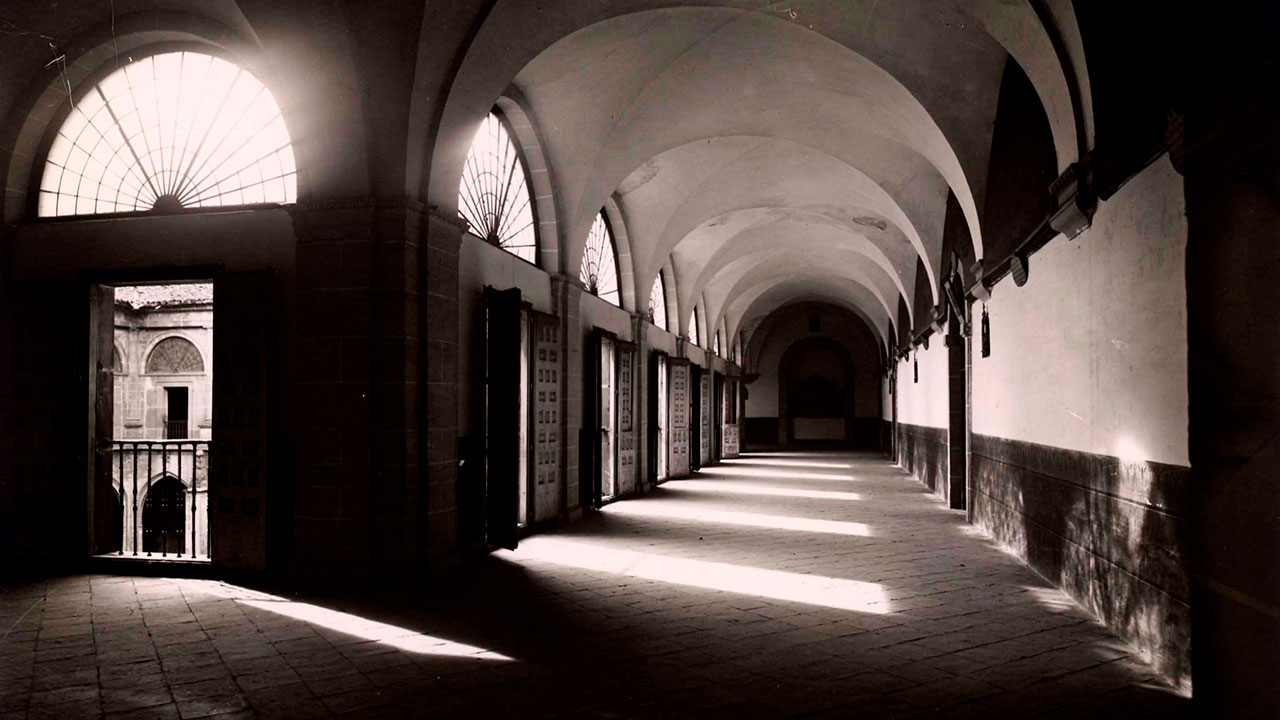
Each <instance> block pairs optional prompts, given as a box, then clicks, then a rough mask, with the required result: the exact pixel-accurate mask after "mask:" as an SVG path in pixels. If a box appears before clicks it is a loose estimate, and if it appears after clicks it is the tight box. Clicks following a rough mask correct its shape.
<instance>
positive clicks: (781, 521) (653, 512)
mask: <svg viewBox="0 0 1280 720" xmlns="http://www.w3.org/2000/svg"><path fill="white" fill-rule="evenodd" d="M601 512H603V513H606V514H609V515H623V516H626V517H646V518H662V519H671V520H695V521H698V522H713V523H722V524H725V525H746V526H749V527H757V528H764V529H768V530H798V531H801V532H812V533H826V534H828V535H855V536H858V537H872V533H871V528H870V526H868V525H867V524H866V523H857V522H845V521H843V520H814V519H812V518H804V517H793V516H789V515H766V514H764V513H752V512H737V511H733V510H713V509H710V508H704V507H701V506H700V505H691V504H682V503H680V502H679V501H660V500H648V501H632V502H627V503H614V504H612V505H609V506H608V507H605V508H604V509H602V510H601Z"/></svg>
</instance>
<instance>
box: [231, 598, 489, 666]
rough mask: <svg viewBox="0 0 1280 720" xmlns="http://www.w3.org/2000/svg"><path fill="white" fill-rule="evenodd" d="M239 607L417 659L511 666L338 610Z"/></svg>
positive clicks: (267, 603)
mask: <svg viewBox="0 0 1280 720" xmlns="http://www.w3.org/2000/svg"><path fill="white" fill-rule="evenodd" d="M237 602H239V603H240V604H241V605H247V606H249V607H253V608H258V609H259V610H267V611H269V612H273V613H276V614H277V615H284V616H285V617H291V618H293V619H295V620H301V621H303V622H305V623H309V624H311V625H319V626H320V627H323V628H328V629H329V630H335V631H337V632H340V633H345V634H347V635H354V636H355V637H358V638H364V639H365V640H374V641H376V642H379V643H382V644H383V645H389V646H391V647H393V648H396V649H398V650H404V651H405V652H411V653H418V654H420V655H444V656H448V657H464V658H470V659H475V660H497V661H501V662H510V661H511V660H512V658H509V657H507V656H506V655H503V654H501V653H496V652H493V651H491V650H485V649H484V648H478V647H476V646H474V645H467V644H465V643H459V642H453V641H451V640H445V639H443V638H438V637H433V636H431V635H425V634H423V633H420V632H417V631H414V630H409V629H406V628H402V627H396V626H395V625H388V624H387V623H382V622H378V621H376V620H369V619H368V618H362V617H360V616H359V615H352V614H351V613H344V612H341V611H338V610H330V609H329V608H324V607H320V606H319V605H311V604H309V603H302V602H294V601H291V600H283V601H282V600H237Z"/></svg>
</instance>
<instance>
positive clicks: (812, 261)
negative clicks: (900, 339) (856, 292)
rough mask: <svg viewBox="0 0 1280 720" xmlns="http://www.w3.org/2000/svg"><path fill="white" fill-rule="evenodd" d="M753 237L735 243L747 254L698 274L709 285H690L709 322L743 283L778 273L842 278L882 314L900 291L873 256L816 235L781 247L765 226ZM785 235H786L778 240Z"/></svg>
mask: <svg viewBox="0 0 1280 720" xmlns="http://www.w3.org/2000/svg"><path fill="white" fill-rule="evenodd" d="M755 235H756V237H755V238H754V239H753V240H748V241H746V242H743V243H741V244H742V245H747V246H751V247H753V248H754V249H753V250H752V251H751V252H750V253H748V254H745V255H743V256H741V257H737V258H735V259H733V260H731V261H729V262H727V263H725V264H724V265H722V266H720V267H718V268H709V269H708V270H707V272H705V273H704V275H706V276H710V277H709V281H706V280H704V281H703V282H702V283H700V284H695V285H694V288H693V289H694V291H695V293H696V294H695V295H694V297H700V298H703V299H704V300H705V301H706V305H707V311H708V312H709V313H711V315H710V317H711V318H712V319H716V318H718V317H719V316H720V313H721V311H722V310H723V308H724V305H725V303H726V302H727V301H728V300H729V299H730V298H731V297H732V293H734V292H735V291H737V290H739V289H740V288H742V287H745V286H746V285H745V284H749V283H751V282H752V281H753V280H757V279H762V278H770V277H786V275H780V274H779V273H781V272H783V271H784V270H785V271H787V272H792V273H794V272H820V273H834V274H839V275H842V276H844V277H847V278H849V279H850V280H854V281H856V282H858V283H860V284H861V285H863V286H864V287H865V288H866V289H867V290H869V291H870V292H871V295H872V296H873V297H874V298H875V299H876V301H877V304H878V305H879V306H880V307H882V308H883V309H884V311H885V313H886V314H887V315H889V316H892V315H893V314H894V313H893V308H896V307H897V303H898V295H899V293H900V292H902V290H901V287H900V286H899V285H898V284H896V283H894V282H893V280H894V278H893V276H891V275H890V274H889V273H888V272H886V271H885V269H884V268H883V267H882V266H880V265H877V264H876V263H875V261H874V259H873V258H870V257H868V256H867V255H865V254H862V253H860V252H859V251H857V250H854V249H851V248H850V247H848V246H844V245H833V244H832V243H830V242H828V240H827V238H826V237H824V235H823V234H822V233H811V234H805V235H800V234H796V235H795V238H796V239H794V240H792V241H791V242H788V243H787V244H785V245H783V244H779V243H778V242H776V240H774V238H776V237H778V235H777V234H775V233H774V232H772V231H771V230H770V228H764V229H762V231H760V232H758V233H756V234H755ZM787 235H789V233H784V234H783V235H782V236H784V237H785V236H787ZM736 244H737V243H735V245H736ZM716 270H718V272H717V271H716ZM713 272H714V275H712V273H713Z"/></svg>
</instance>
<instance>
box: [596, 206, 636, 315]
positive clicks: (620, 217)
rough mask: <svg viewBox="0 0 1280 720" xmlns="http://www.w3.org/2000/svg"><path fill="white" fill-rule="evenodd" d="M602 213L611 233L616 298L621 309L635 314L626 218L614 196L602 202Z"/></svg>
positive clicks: (632, 271) (634, 280)
mask: <svg viewBox="0 0 1280 720" xmlns="http://www.w3.org/2000/svg"><path fill="white" fill-rule="evenodd" d="M603 212H604V214H605V217H607V218H608V219H609V229H610V230H611V231H613V255H614V258H615V259H616V260H617V263H618V296H619V299H620V301H621V303H622V309H623V310H626V311H627V312H637V306H636V294H637V292H636V274H635V268H634V266H633V264H632V260H631V236H630V235H629V234H628V233H627V218H626V215H625V214H624V213H623V212H622V206H620V205H619V204H618V200H617V197H616V196H610V197H609V198H608V199H607V200H605V202H604V208H603Z"/></svg>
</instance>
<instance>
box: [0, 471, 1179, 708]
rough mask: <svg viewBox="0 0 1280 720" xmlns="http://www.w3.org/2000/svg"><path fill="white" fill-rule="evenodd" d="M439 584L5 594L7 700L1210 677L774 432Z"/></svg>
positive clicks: (847, 694) (696, 696)
mask: <svg viewBox="0 0 1280 720" xmlns="http://www.w3.org/2000/svg"><path fill="white" fill-rule="evenodd" d="M449 583H450V585H451V591H450V592H448V593H443V592H433V590H432V587H430V586H428V587H426V588H414V589H402V590H398V591H395V592H391V591H385V590H380V591H377V592H369V591H365V590H360V589H353V590H351V591H350V592H348V593H346V594H341V595H339V594H334V593H333V592H332V591H326V592H325V593H324V594H306V593H303V594H295V592H293V591H291V592H290V594H288V595H277V594H274V593H273V592H271V589H270V588H267V589H250V588H246V587H241V586H237V585H233V584H230V583H227V582H221V581H215V580H191V579H164V578H145V577H122V576H107V575H79V576H72V577H62V578H56V579H51V580H47V581H40V582H34V583H30V584H24V585H17V586H6V587H4V588H3V590H2V591H0V630H3V631H4V635H3V639H0V718H5V719H6V720H7V719H8V718H60V719H62V720H74V719H75V718H92V717H100V716H105V717H109V718H115V717H122V718H123V717H128V718H142V717H146V718H183V719H184V720H185V719H188V718H197V717H206V716H220V717H237V718H238V717H264V718H278V717H279V718H303V717H327V716H329V715H331V714H333V715H344V716H348V717H376V718H398V717H454V716H458V717H462V716H466V717H502V716H510V715H519V716H521V717H528V718H534V717H582V718H632V717H635V718H658V717H692V716H696V717H724V718H743V717H815V718H816V717H849V716H851V715H854V714H856V715H858V716H861V717H876V718H887V717H930V718H934V717H947V718H957V717H974V718H985V717H1000V718H1018V717H1088V716H1091V715H1092V716H1096V717H1121V716H1123V717H1127V718H1131V719H1136V718H1142V717H1160V718H1171V717H1179V716H1182V715H1185V714H1186V713H1187V712H1188V710H1189V704H1190V701H1189V699H1187V698H1185V697H1183V696H1182V695H1180V694H1179V693H1177V692H1175V691H1174V690H1173V689H1171V688H1169V687H1167V686H1165V685H1163V684H1162V683H1161V682H1160V681H1159V680H1158V679H1156V676H1155V673H1153V672H1152V671H1151V670H1150V669H1149V667H1148V666H1147V665H1146V664H1145V663H1144V662H1143V660H1142V659H1141V658H1140V657H1139V656H1138V654H1137V652H1136V651H1134V650H1133V649H1131V648H1130V647H1128V646H1126V645H1125V644H1124V643H1123V642H1121V641H1120V640H1118V639H1117V638H1116V637H1115V636H1114V635H1112V634H1111V633H1110V632H1109V631H1108V630H1106V629H1105V628H1104V627H1102V626H1101V625H1099V624H1097V623H1095V622H1094V621H1093V620H1091V619H1090V617H1089V616H1088V615H1086V614H1085V613H1084V612H1083V611H1082V610H1080V609H1079V608H1078V607H1077V606H1076V605H1074V604H1073V603H1072V602H1071V601H1070V600H1069V599H1068V598H1067V597H1066V596H1065V595H1064V594H1063V593H1062V592H1060V591H1059V590H1057V589H1055V588H1053V587H1052V586H1051V585H1050V584H1049V583H1047V582H1046V581H1045V580H1043V579H1041V578H1039V577H1037V576H1036V575H1034V574H1033V573H1032V572H1031V571H1030V570H1028V569H1026V568H1025V567H1024V566H1022V565H1021V564H1019V563H1018V562H1017V561H1016V560H1015V559H1013V558H1012V557H1011V556H1009V555H1007V554H1005V553H1003V552H1002V551H1001V550H999V549H998V548H996V547H995V546H994V545H993V544H992V543H991V542H990V541H989V540H987V539H986V538H984V537H982V536H980V535H978V534H976V533H975V532H974V530H973V529H972V527H971V526H967V525H966V524H965V523H964V517H963V513H960V512H957V511H951V510H947V509H945V508H944V507H943V506H942V505H941V504H940V502H939V501H938V500H936V499H935V497H934V496H932V495H931V494H929V493H927V492H926V491H925V489H924V488H923V486H921V485H920V484H919V483H918V482H916V481H915V480H913V479H911V478H910V477H908V476H907V475H905V474H904V473H903V472H902V471H900V470H899V469H897V468H895V467H894V466H892V465H890V464H889V463H888V461H886V460H883V459H881V458H880V457H879V456H873V455H870V454H866V455H850V454H758V455H748V456H743V457H742V458H741V459H737V460H730V461H726V462H724V463H723V464H721V465H718V466H715V467H711V468H706V469H704V471H703V472H700V473H697V474H695V475H694V476H693V477H691V478H690V479H686V480H673V481H670V482H667V483H665V484H663V485H661V486H660V487H659V488H658V489H657V490H656V491H655V492H652V493H649V494H647V495H645V496H642V497H640V498H635V499H630V500H625V501H622V502H617V503H614V504H611V505H607V506H605V507H604V509H603V510H602V511H601V512H599V513H595V514H590V515H589V516H588V518H586V519H585V520H584V521H583V522H580V523H576V524H573V525H571V526H569V527H568V528H567V529H565V530H563V531H560V532H551V533H544V534H538V535H534V536H531V537H529V538H526V539H525V540H524V541H522V542H521V544H520V547H519V548H518V549H517V550H516V551H514V552H509V551H500V552H498V553H495V554H493V555H490V556H489V557H487V558H485V559H484V560H482V561H480V562H478V563H476V564H473V565H471V566H470V567H468V568H464V569H463V570H462V571H460V572H459V574H458V576H456V577H453V578H450V579H449Z"/></svg>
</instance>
